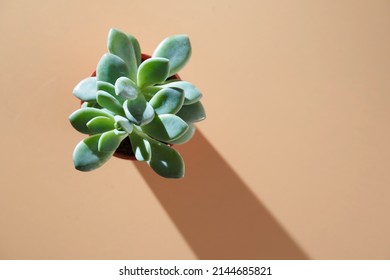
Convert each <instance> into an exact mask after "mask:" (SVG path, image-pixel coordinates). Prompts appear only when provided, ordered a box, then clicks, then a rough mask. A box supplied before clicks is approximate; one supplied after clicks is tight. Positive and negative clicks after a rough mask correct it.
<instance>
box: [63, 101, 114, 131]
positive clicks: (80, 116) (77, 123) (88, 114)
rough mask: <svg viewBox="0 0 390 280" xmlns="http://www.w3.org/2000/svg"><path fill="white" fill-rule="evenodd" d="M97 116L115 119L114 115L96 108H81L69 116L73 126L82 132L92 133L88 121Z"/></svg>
mask: <svg viewBox="0 0 390 280" xmlns="http://www.w3.org/2000/svg"><path fill="white" fill-rule="evenodd" d="M95 117H107V118H111V119H114V116H112V115H110V114H108V113H106V112H104V111H102V110H100V109H96V108H89V107H87V108H81V109H78V110H77V111H75V112H73V113H72V114H71V115H70V116H69V121H70V123H71V124H72V126H73V127H74V128H75V129H76V130H78V131H79V132H81V133H85V134H90V133H91V131H90V130H89V128H88V127H87V123H88V122H89V121H90V120H92V119H93V118H95Z"/></svg>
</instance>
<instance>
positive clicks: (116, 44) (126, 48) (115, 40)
mask: <svg viewBox="0 0 390 280" xmlns="http://www.w3.org/2000/svg"><path fill="white" fill-rule="evenodd" d="M107 47H108V51H109V52H110V53H112V54H115V55H117V56H119V57H120V58H122V59H123V60H124V61H125V62H126V65H127V68H128V69H129V78H130V79H132V80H133V81H136V79H137V68H138V67H137V66H138V65H137V58H136V55H135V50H134V47H133V44H132V42H131V41H130V39H129V38H128V36H127V35H126V34H125V33H123V32H122V31H119V30H117V29H111V30H110V32H109V33H108V40H107Z"/></svg>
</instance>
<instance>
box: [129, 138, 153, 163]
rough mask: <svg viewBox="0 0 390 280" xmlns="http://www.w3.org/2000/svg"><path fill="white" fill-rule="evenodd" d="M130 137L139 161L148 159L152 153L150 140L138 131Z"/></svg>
mask: <svg viewBox="0 0 390 280" xmlns="http://www.w3.org/2000/svg"><path fill="white" fill-rule="evenodd" d="M129 137H130V142H131V147H132V148H133V153H134V155H135V158H136V159H137V160H139V161H148V160H149V159H150V153H151V149H150V144H149V141H148V140H147V139H144V138H142V137H141V136H140V135H139V134H138V133H137V132H136V131H134V132H133V133H131V134H130V135H129Z"/></svg>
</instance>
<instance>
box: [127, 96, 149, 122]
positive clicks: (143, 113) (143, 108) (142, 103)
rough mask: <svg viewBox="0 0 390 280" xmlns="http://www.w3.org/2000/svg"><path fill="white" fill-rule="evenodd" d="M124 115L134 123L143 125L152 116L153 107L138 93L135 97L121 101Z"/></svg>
mask: <svg viewBox="0 0 390 280" xmlns="http://www.w3.org/2000/svg"><path fill="white" fill-rule="evenodd" d="M123 109H124V111H125V115H126V117H127V118H128V119H129V120H130V121H131V122H133V123H134V124H136V125H145V124H147V123H149V122H151V121H152V120H153V118H154V110H153V107H152V106H150V104H149V103H148V102H146V100H145V98H144V97H143V96H142V95H141V94H139V95H138V97H137V98H136V99H133V100H126V101H125V102H124V103H123Z"/></svg>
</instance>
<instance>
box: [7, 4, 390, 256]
mask: <svg viewBox="0 0 390 280" xmlns="http://www.w3.org/2000/svg"><path fill="white" fill-rule="evenodd" d="M80 2H82V3H80ZM88 3H89V4H88ZM389 12H390V2H389V1H379V0H378V1H352V0H351V1H222V0H221V1H218V0H207V1H206V0H204V1H129V0H127V1H94V2H90V1H75V0H69V1H44V0H38V1H10V0H6V1H1V3H0V34H1V36H0V43H1V44H0V62H1V67H0V82H1V102H0V116H1V120H2V122H1V130H2V133H1V138H0V147H1V163H0V165H1V166H0V167H1V168H0V226H1V229H0V258H1V259H193V258H201V259H213V258H221V259H224V258H227V259H230V258H237V259H242V258H247V259H290V258H292V259H294V258H298V259H302V258H313V259H389V258H390V219H389V218H388V216H389V212H390V203H389V198H390V172H389V171H390V146H389V145H390V129H389V120H390V110H389V108H390V79H389V72H390V52H389V50H390V39H389V38H390V36H389V27H390V13H389ZM110 27H116V28H119V29H122V30H124V31H127V32H129V33H132V34H134V35H135V36H137V37H138V39H139V40H140V42H141V46H142V48H143V50H144V52H148V53H150V52H152V51H153V49H154V47H155V46H156V44H157V43H158V42H159V41H160V40H161V39H163V38H164V37H166V36H168V35H171V34H176V33H187V34H189V35H190V38H191V40H192V45H193V56H192V59H191V61H190V63H189V64H188V66H187V68H186V69H185V70H184V71H182V73H181V75H182V77H183V78H184V79H187V80H189V81H192V82H193V83H195V84H196V85H197V86H198V87H199V88H200V89H201V90H202V91H203V93H204V104H205V107H206V109H207V114H208V119H207V120H206V121H205V122H203V123H200V124H199V125H198V128H199V131H200V133H198V134H197V135H196V137H195V138H194V139H193V141H192V142H191V143H189V144H188V145H185V146H181V147H178V149H179V150H180V152H181V153H182V155H183V156H184V158H185V162H186V167H187V173H186V178H185V179H183V180H178V181H172V180H166V179H161V178H158V177H157V176H156V175H154V174H153V172H152V171H151V170H149V169H148V168H146V167H145V166H144V165H142V164H138V163H133V162H126V161H123V160H120V159H114V160H112V161H110V162H109V163H107V164H106V165H105V166H104V167H102V168H101V169H99V170H97V171H94V172H91V173H81V172H77V171H75V170H74V169H73V166H72V160H71V155H72V150H73V148H74V146H75V144H76V143H77V142H78V141H80V140H81V139H82V137H83V136H82V135H81V134H79V133H77V132H76V131H74V130H73V129H72V127H71V126H70V125H69V123H68V120H67V117H68V115H69V114H70V113H71V112H72V111H74V110H75V109H76V108H77V107H78V102H77V100H76V99H75V98H74V97H73V96H72V93H71V91H72V88H73V87H74V85H75V84H76V83H77V82H78V81H79V80H80V79H82V78H83V77H86V76H87V75H88V74H90V73H91V71H93V70H94V68H95V66H96V63H97V61H98V60H99V58H100V56H101V55H102V54H103V53H104V51H105V40H106V34H107V32H108V30H109V28H110Z"/></svg>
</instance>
